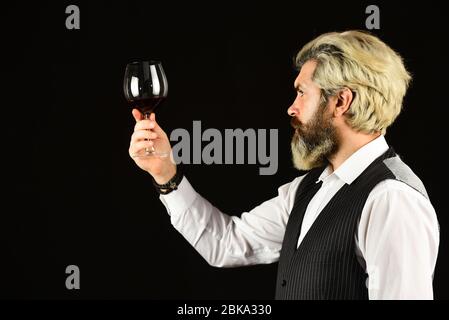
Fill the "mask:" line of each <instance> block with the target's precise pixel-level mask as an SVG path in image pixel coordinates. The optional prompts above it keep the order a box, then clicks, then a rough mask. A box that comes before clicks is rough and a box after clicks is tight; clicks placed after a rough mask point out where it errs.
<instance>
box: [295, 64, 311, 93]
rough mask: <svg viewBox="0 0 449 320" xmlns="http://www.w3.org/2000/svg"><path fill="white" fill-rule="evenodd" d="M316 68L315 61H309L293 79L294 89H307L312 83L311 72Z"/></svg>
mask: <svg viewBox="0 0 449 320" xmlns="http://www.w3.org/2000/svg"><path fill="white" fill-rule="evenodd" d="M315 68H316V61H314V60H309V61H307V62H306V63H305V64H304V65H303V66H302V68H301V70H300V72H299V74H298V76H297V77H296V79H295V84H294V85H295V88H296V87H307V86H308V85H310V84H311V83H312V77H313V72H314V71H315Z"/></svg>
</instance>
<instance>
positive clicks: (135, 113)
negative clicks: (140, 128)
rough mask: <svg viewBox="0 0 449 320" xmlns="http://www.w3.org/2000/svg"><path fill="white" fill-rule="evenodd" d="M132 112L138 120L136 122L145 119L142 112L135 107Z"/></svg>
mask: <svg viewBox="0 0 449 320" xmlns="http://www.w3.org/2000/svg"><path fill="white" fill-rule="evenodd" d="M132 114H133V117H134V120H136V122H138V121H140V120H142V119H143V115H142V113H141V112H140V111H139V110H137V109H133V111H132Z"/></svg>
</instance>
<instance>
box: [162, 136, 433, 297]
mask: <svg viewBox="0 0 449 320" xmlns="http://www.w3.org/2000/svg"><path fill="white" fill-rule="evenodd" d="M387 150H388V144H387V142H386V141H385V138H384V137H383V136H380V137H379V138H377V139H375V140H373V141H371V142H370V143H368V144H367V145H365V146H363V147H362V148H360V149H359V150H358V151H357V152H355V153H354V154H352V155H351V156H350V157H349V158H348V159H347V160H346V161H345V162H344V163H343V164H342V165H341V166H340V167H339V168H338V169H337V170H335V171H333V172H332V167H331V166H328V167H327V168H326V169H325V170H324V171H323V173H322V174H321V176H320V177H319V179H318V181H322V182H323V183H322V186H321V188H320V190H319V191H318V192H317V193H316V194H315V196H314V197H313V198H312V200H311V201H310V203H309V205H308V207H307V210H306V212H305V216H304V219H303V223H302V226H301V232H300V236H299V239H298V246H299V245H300V244H301V241H302V240H303V239H304V236H305V235H306V233H307V232H308V230H309V229H310V227H311V226H312V224H313V223H314V221H315V219H316V218H317V217H318V215H319V214H320V212H321V210H322V209H323V208H324V207H325V206H326V204H327V203H328V202H329V200H330V199H332V197H333V196H334V195H335V194H336V193H337V191H338V190H339V189H340V188H341V187H342V186H343V185H345V184H350V183H352V182H353V181H354V180H355V179H356V178H357V177H358V176H359V175H360V174H361V173H362V172H363V171H364V170H365V169H366V168H367V167H368V166H369V165H370V164H371V163H372V162H373V161H374V160H375V159H376V158H378V157H379V156H381V155H382V154H383V153H384V152H386V151H387ZM303 177H304V175H303V176H300V177H297V178H296V179H294V180H293V181H291V182H290V183H287V184H285V185H283V186H281V187H279V188H278V196H277V197H275V198H273V199H271V200H268V201H265V202H264V203H262V204H260V205H259V206H257V207H255V208H254V209H253V210H251V211H249V212H244V213H242V215H241V217H240V218H239V217H237V216H229V215H226V214H224V213H222V212H221V211H220V210H219V209H217V208H215V207H214V206H213V205H212V204H211V203H209V202H208V201H207V200H206V199H204V198H203V197H201V196H200V195H199V194H198V193H197V192H196V191H195V190H194V189H193V187H192V186H191V185H190V183H189V181H188V180H187V178H185V177H184V178H183V180H182V182H181V183H180V185H179V187H178V190H176V191H173V192H171V193H170V194H168V195H161V196H160V199H161V201H162V203H163V204H164V205H165V207H166V208H167V211H168V213H169V214H170V217H171V223H172V224H173V226H174V227H175V228H176V229H177V230H178V231H179V232H180V233H181V234H182V235H183V236H184V237H185V238H186V239H187V240H188V241H189V242H190V244H191V245H192V246H193V247H194V248H195V249H196V250H197V251H198V252H199V253H200V254H201V255H202V256H203V257H204V259H206V261H207V262H208V263H209V264H210V265H213V266H217V267H237V266H244V265H254V264H267V263H272V262H276V261H278V259H279V255H280V251H281V247H282V241H283V238H284V232H285V229H286V225H287V221H288V218H289V215H290V212H291V210H292V208H293V204H294V200H295V194H296V190H297V187H298V185H299V184H300V182H301V181H302V179H303ZM318 181H317V182H318ZM354 241H355V243H356V254H357V257H358V258H359V262H360V264H361V265H362V267H363V268H364V269H365V270H366V272H367V274H368V281H367V282H368V283H367V286H368V293H369V298H370V299H433V289H432V280H433V272H434V269H435V264H436V259H437V254H438V245H439V227H438V221H437V217H436V213H435V210H434V208H433V206H432V204H431V203H430V201H429V200H428V199H427V198H426V197H424V196H423V195H422V194H421V193H419V192H418V191H416V190H415V189H413V188H411V187H410V186H409V185H407V184H405V183H403V182H400V181H397V180H384V181H382V182H381V183H379V184H378V185H377V186H376V187H375V188H374V189H373V190H372V191H371V193H370V194H369V196H368V199H367V201H366V203H365V206H364V208H363V211H362V214H361V217H360V221H359V226H358V230H357V233H356V234H355V235H354Z"/></svg>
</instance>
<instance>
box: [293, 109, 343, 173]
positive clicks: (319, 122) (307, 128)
mask: <svg viewBox="0 0 449 320" xmlns="http://www.w3.org/2000/svg"><path fill="white" fill-rule="evenodd" d="M325 109H326V104H323V105H321V106H320V107H319V108H318V110H317V112H316V113H315V114H314V116H313V117H312V119H311V120H310V121H309V123H307V124H305V125H300V124H299V123H298V121H297V119H296V118H293V119H292V126H293V128H295V129H296V130H295V134H294V135H293V138H292V142H291V150H292V156H293V165H294V166H295V168H296V169H298V170H305V171H307V170H311V169H313V168H318V167H321V166H324V165H326V164H327V163H328V161H329V159H330V158H331V157H332V156H333V155H334V154H335V153H336V152H337V150H338V146H339V142H338V136H337V132H336V130H335V127H334V126H333V125H332V121H331V117H330V116H326V113H325Z"/></svg>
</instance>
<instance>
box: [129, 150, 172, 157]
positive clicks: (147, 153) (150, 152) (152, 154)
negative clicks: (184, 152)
mask: <svg viewBox="0 0 449 320" xmlns="http://www.w3.org/2000/svg"><path fill="white" fill-rule="evenodd" d="M148 157H159V158H166V157H168V153H167V152H157V151H156V150H154V149H148V148H147V149H144V150H141V151H140V152H138V153H135V154H133V158H148Z"/></svg>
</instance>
